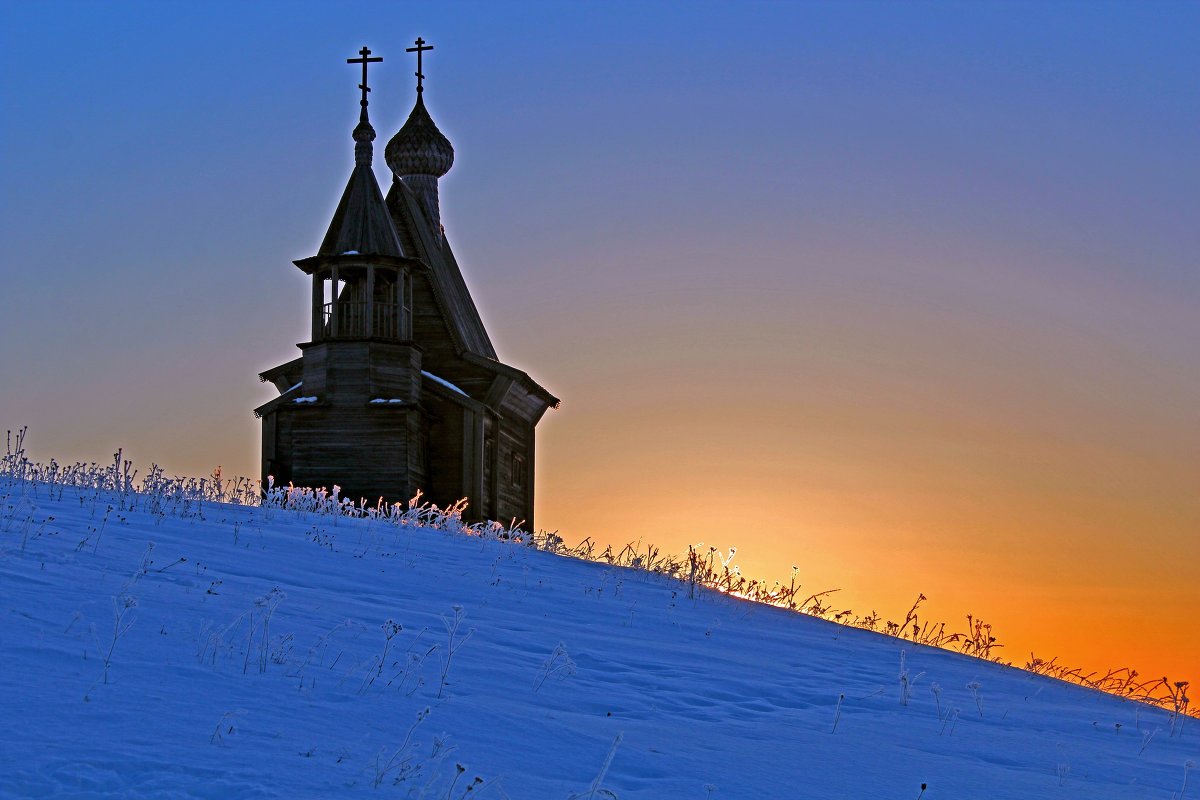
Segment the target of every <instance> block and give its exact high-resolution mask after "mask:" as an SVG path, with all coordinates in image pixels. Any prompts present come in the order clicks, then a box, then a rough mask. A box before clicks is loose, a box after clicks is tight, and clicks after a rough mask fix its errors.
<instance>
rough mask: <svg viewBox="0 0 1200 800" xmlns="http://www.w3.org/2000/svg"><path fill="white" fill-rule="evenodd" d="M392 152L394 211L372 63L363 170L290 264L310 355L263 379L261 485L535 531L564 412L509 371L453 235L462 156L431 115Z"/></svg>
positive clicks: (408, 129) (360, 156)
mask: <svg viewBox="0 0 1200 800" xmlns="http://www.w3.org/2000/svg"><path fill="white" fill-rule="evenodd" d="M431 49H432V47H430V46H428V45H426V44H425V42H424V41H423V40H422V39H417V41H416V47H413V48H409V52H415V53H416V54H417V73H416V75H417V99H416V104H415V105H414V106H413V109H412V112H411V113H410V114H409V116H408V120H407V121H406V122H405V123H404V125H403V126H402V127H401V128H400V131H399V132H398V133H397V134H396V135H395V136H393V137H392V139H391V141H389V142H388V144H387V147H386V148H385V151H384V157H385V160H386V162H387V165H388V167H389V169H390V170H391V172H392V183H391V188H390V189H389V191H388V193H387V197H386V198H385V197H384V196H383V194H382V192H381V191H380V188H379V184H378V183H377V182H376V180H375V174H374V172H373V171H372V169H371V161H372V142H373V141H374V139H375V130H374V129H373V128H372V127H371V123H370V121H369V120H368V118H367V92H369V91H370V89H369V88H368V87H367V65H368V64H369V63H373V62H377V61H381V60H382V59H381V58H378V57H374V58H372V57H370V52H371V51H370V50H368V49H367V48H366V47H364V48H363V49H362V50H361V51H360V57H359V58H356V59H347V61H348V63H354V64H361V65H362V78H363V80H362V83H361V84H360V85H359V88H360V89H361V92H362V99H361V101H360V106H361V112H360V115H359V122H358V126H357V127H356V128H355V129H354V133H353V138H354V142H355V144H354V169H353V171H352V172H351V173H350V180H349V182H348V183H347V184H346V189H345V191H344V192H343V193H342V197H341V201H340V202H339V203H338V205H337V210H336V211H335V212H334V215H333V220H332V221H331V222H330V224H329V229H328V231H327V232H326V234H325V238H324V240H323V241H322V242H321V246H320V248H319V249H318V251H317V254H316V255H314V256H311V257H309V258H304V259H301V260H299V261H296V262H294V263H295V264H296V266H297V267H299V268H300V270H301V271H302V272H303V273H304V274H305V275H307V276H309V278H310V279H311V281H312V303H311V308H310V314H311V319H312V333H311V341H309V342H305V343H303V344H300V345H297V346H298V347H299V348H300V352H301V356H300V357H299V358H296V359H294V360H292V361H288V362H287V363H285V364H280V365H279V366H277V367H274V368H272V369H269V370H266V371H265V372H263V373H261V374H260V375H259V378H260V379H261V380H263V381H270V382H271V383H273V384H274V385H275V386H276V388H278V390H279V393H280V394H279V397H277V398H275V399H273V400H271V401H270V402H268V403H266V404H264V405H262V406H260V407H259V408H257V409H255V412H254V413H255V416H258V417H261V418H262V480H263V485H264V487H265V486H266V485H267V483H268V480H269V479H270V478H273V479H274V482H275V485H276V486H279V485H287V484H288V483H289V482H291V483H293V484H295V485H296V486H307V487H313V488H319V487H325V488H327V489H329V490H331V491H332V489H333V487H334V486H335V485H336V486H340V487H341V494H342V496H343V497H348V498H350V499H352V500H355V501H358V500H360V499H365V500H366V501H367V502H368V504H371V505H374V504H375V503H376V502H378V501H379V500H380V499H382V500H383V501H384V502H386V503H394V502H403V501H405V500H407V499H408V498H410V497H412V496H413V495H415V494H416V493H417V491H418V490H420V491H421V492H423V493H424V495H425V498H426V499H428V500H430V501H431V502H434V503H437V504H438V505H440V506H443V507H444V506H446V505H448V504H450V503H453V502H455V501H457V500H459V499H460V498H467V500H468V506H467V511H466V514H465V516H466V518H467V519H468V520H469V521H479V520H485V519H494V520H499V521H503V522H506V523H507V522H509V521H510V520H516V521H517V522H518V523H523V526H524V527H525V528H526V529H528V530H533V529H534V528H533V526H534V517H533V499H534V498H533V478H534V429H535V427H536V426H537V423H538V421H539V420H540V419H541V418H542V415H543V414H545V412H546V409H548V408H551V407H557V406H558V402H559V401H558V399H557V398H555V397H554V396H553V395H552V394H550V393H549V392H548V391H546V390H545V389H544V388H542V387H541V386H540V385H538V383H537V382H535V381H534V380H533V379H532V378H530V377H529V376H528V375H527V374H526V373H524V372H522V371H521V370H519V369H516V368H515V367H511V366H509V365H507V364H504V363H503V362H501V361H500V360H499V359H498V358H497V356H496V350H495V348H494V347H493V346H492V342H491V340H490V339H489V338H488V334H487V331H486V330H484V326H483V321H482V319H481V318H480V316H479V312H478V310H477V309H476V307H475V303H474V301H472V299H471V294H470V292H469V291H468V290H467V285H466V282H465V281H464V280H463V276H462V272H461V271H460V270H459V267H458V263H457V262H456V261H455V259H454V254H453V252H452V251H451V249H450V244H449V242H448V241H447V240H446V237H445V233H444V231H443V228H442V225H441V215H440V212H439V207H438V179H439V178H440V177H442V176H443V175H445V174H446V173H447V172H448V171H449V170H450V167H451V165H452V164H453V162H454V148H453V147H451V145H450V142H449V140H448V139H447V138H446V137H445V136H444V135H443V134H442V132H441V131H439V130H438V128H437V126H436V125H435V124H434V122H433V119H432V118H431V117H430V116H429V112H428V111H427V110H426V108H425V102H424V99H423V93H424V85H423V82H424V75H422V73H421V56H422V54H423V53H424V52H425V51H428V50H431Z"/></svg>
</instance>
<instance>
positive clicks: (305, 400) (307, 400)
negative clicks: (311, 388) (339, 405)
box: [292, 395, 317, 403]
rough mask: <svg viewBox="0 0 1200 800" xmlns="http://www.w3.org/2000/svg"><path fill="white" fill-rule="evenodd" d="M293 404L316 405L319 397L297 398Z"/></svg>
mask: <svg viewBox="0 0 1200 800" xmlns="http://www.w3.org/2000/svg"><path fill="white" fill-rule="evenodd" d="M292 402H293V403H315V402H317V397H316V395H313V396H312V397H297V398H296V399H295V400H293V401H292Z"/></svg>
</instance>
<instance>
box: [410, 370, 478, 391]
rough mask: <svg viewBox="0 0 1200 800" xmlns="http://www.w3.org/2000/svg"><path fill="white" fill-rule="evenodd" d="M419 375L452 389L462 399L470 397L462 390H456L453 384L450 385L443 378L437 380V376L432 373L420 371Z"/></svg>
mask: <svg viewBox="0 0 1200 800" xmlns="http://www.w3.org/2000/svg"><path fill="white" fill-rule="evenodd" d="M421 374H422V375H424V376H425V377H426V378H429V379H430V380H431V381H437V382H438V383H440V384H441V385H442V386H445V387H446V388H447V389H452V390H453V391H456V392H458V393H459V394H461V395H462V396H463V397H469V396H470V395H468V394H467V393H466V392H464V391H463V390H462V389H460V388H458V387H457V386H455V385H454V384H453V383H451V382H450V381H448V380H446V379H445V378H439V377H438V376H437V375H434V374H433V373H432V372H426V371H425V370H421Z"/></svg>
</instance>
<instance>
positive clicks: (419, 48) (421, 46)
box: [404, 36, 433, 96]
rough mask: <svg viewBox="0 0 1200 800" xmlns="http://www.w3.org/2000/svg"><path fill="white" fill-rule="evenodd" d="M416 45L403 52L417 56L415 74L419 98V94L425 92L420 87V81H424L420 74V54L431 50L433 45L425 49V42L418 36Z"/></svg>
mask: <svg viewBox="0 0 1200 800" xmlns="http://www.w3.org/2000/svg"><path fill="white" fill-rule="evenodd" d="M416 45H417V46H416V47H410V48H408V49H407V50H405V51H404V52H406V53H416V54H417V72H416V75H417V95H418V96H420V94H421V92H423V91H425V89H424V87H423V86H421V81H423V80H425V76H424V75H423V74H422V73H421V54H422V53H424V52H425V51H426V50H432V49H433V45H429V46H428V47H426V46H425V40H424V39H422V38H421V37H420V36H418V37H417V41H416Z"/></svg>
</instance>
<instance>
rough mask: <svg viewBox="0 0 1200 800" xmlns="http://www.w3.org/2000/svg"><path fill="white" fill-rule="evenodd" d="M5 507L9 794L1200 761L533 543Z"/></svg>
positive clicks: (662, 785) (295, 523)
mask: <svg viewBox="0 0 1200 800" xmlns="http://www.w3.org/2000/svg"><path fill="white" fill-rule="evenodd" d="M0 499H5V498H3V497H2V496H0ZM5 502H6V503H8V505H7V507H6V508H4V509H0V510H2V511H3V512H4V515H3V516H0V613H2V614H3V624H2V625H0V652H2V653H3V654H4V667H5V668H4V669H3V670H0V711H2V712H3V720H4V725H3V727H2V728H0V795H2V796H5V797H51V796H53V797H89V798H106V797H148V796H155V797H162V796H170V797H212V798H256V797H288V798H293V797H322V798H325V797H339V796H351V795H355V796H357V795H370V796H374V795H373V794H371V793H372V792H375V791H377V792H378V793H379V796H397V797H428V798H444V797H449V798H452V799H453V798H460V797H463V796H465V797H468V798H473V797H495V798H505V797H509V798H514V799H515V798H556V799H557V800H566V798H568V797H570V796H572V795H577V796H579V797H586V796H589V795H588V790H589V788H590V787H592V785H593V781H594V780H595V779H596V777H597V775H598V774H599V773H600V772H601V769H602V765H603V764H604V762H605V760H606V759H607V758H608V757H609V755H610V754H611V755H612V761H611V765H610V767H609V769H608V770H607V773H606V774H605V775H604V777H603V780H602V781H600V782H599V783H598V784H597V785H596V788H597V789H604V790H607V791H608V792H610V793H611V794H605V793H604V792H601V791H597V792H595V793H594V797H595V798H611V797H613V796H616V797H619V798H621V800H630V799H631V798H660V799H663V798H665V799H672V798H697V799H700V798H715V799H717V800H720V798H768V797H769V798H777V797H799V798H822V800H827V799H830V798H833V799H836V798H901V800H912V799H913V798H917V797H918V795H919V794H920V792H921V788H920V787H921V784H922V783H926V784H928V788H927V790H926V791H925V793H924V796H923V800H937V799H938V798H996V799H998V800H1003V799H1004V798H1014V800H1016V799H1019V800H1037V799H1039V798H1057V797H1065V798H1122V800H1125V799H1127V798H1161V800H1170V798H1172V795H1173V793H1177V792H1178V791H1179V790H1180V789H1181V788H1182V784H1183V781H1184V774H1185V773H1184V770H1185V767H1184V765H1185V762H1187V761H1188V760H1189V759H1192V760H1196V759H1197V758H1198V757H1200V745H1198V743H1200V739H1198V738H1197V733H1198V732H1200V728H1196V727H1187V726H1185V727H1184V728H1183V730H1182V733H1180V734H1179V735H1176V736H1174V737H1172V736H1170V735H1169V722H1168V714H1167V713H1166V712H1165V711H1162V710H1159V709H1154V708H1150V707H1147V706H1142V705H1139V704H1135V703H1132V702H1128V701H1122V700H1119V699H1117V698H1114V697H1111V696H1108V695H1103V694H1100V693H1098V692H1094V691H1091V690H1087V689H1083V688H1080V687H1076V686H1071V685H1067V684H1065V683H1060V682H1057V681H1053V680H1050V679H1046V678H1040V677H1037V676H1033V675H1030V674H1028V673H1025V672H1022V671H1019V670H1016V669H1012V668H1006V667H1001V666H999V665H996V664H992V663H988V662H983V661H979V660H976V659H971V658H968V657H965V656H960V655H957V654H954V653H950V652H946V651H943V650H937V649H933V648H927V647H922V646H915V645H913V644H910V643H905V642H901V641H899V640H896V639H891V638H887V637H884V636H882V635H878V634H874V633H870V632H867V631H862V630H856V629H850V628H846V627H841V626H838V625H835V624H833V623H829V622H825V621H822V620H818V619H813V618H810V617H805V616H802V615H798V614H794V613H789V612H787V611H784V610H781V609H776V608H770V607H765V606H757V605H753V604H750V603H747V602H744V601H740V600H737V599H734V598H730V597H726V596H723V595H719V594H715V593H711V592H703V593H701V594H700V595H699V596H698V597H697V598H695V599H689V598H688V592H687V589H686V587H682V586H680V585H679V584H677V583H673V582H670V581H667V580H665V579H662V578H659V577H657V576H653V575H648V574H646V573H640V572H635V571H631V570H628V569H623V568H612V567H606V566H605V565H603V564H595V563H588V562H582V561H576V560H571V559H567V558H562V557H558V556H554V555H550V554H548V553H543V552H539V551H536V550H534V549H532V548H530V547H527V546H525V545H521V544H515V543H511V542H506V541H500V540H496V539H485V538H470V537H466V536H462V535H459V534H449V533H444V532H440V531H435V530H431V529H401V528H396V527H394V526H392V525H390V524H388V523H386V522H381V521H378V520H375V521H371V520H349V519H345V518H337V517H329V516H312V515H309V516H305V515H302V514H298V513H295V512H284V511H280V510H277V509H276V510H271V509H260V508H252V507H245V506H226V505H208V506H206V507H205V509H204V513H203V519H199V518H194V517H193V518H176V517H170V516H167V517H163V518H156V517H155V516H153V515H151V514H149V513H145V512H123V511H119V510H113V511H106V509H107V508H108V504H107V501H106V500H105V499H100V500H98V501H97V500H95V499H94V496H92V495H88V494H87V493H84V494H83V495H76V494H75V493H74V491H73V490H70V489H68V490H67V491H66V493H65V496H64V499H63V500H61V501H50V500H47V498H46V497H45V490H44V488H43V490H42V492H41V496H40V497H30V498H27V499H19V500H14V499H11V498H9V499H5ZM49 517H52V518H53V519H48V518H49ZM47 519H48V521H45V520H47ZM43 521H45V522H43ZM456 606H458V607H460V608H461V613H462V615H463V618H462V622H461V626H460V628H459V630H458V633H457V642H456V643H455V646H454V648H453V655H452V657H451V659H450V661H449V663H448V664H447V662H446V660H445V659H446V656H447V654H448V653H449V652H451V650H452V647H451V645H450V642H449V641H448V636H447V631H446V627H445V625H444V621H446V620H452V619H453V617H454V615H455V613H456V612H455V611H454V608H455V607H456ZM272 609H273V613H272V614H271V616H270V621H269V625H267V626H264V622H263V620H264V617H265V616H266V615H267V613H268V612H269V611H272ZM118 614H120V615H121V616H120V622H119V625H120V627H119V628H116V630H120V631H123V632H121V633H120V634H119V635H118V636H116V638H115V643H114V635H113V634H114V626H116V625H117V624H118V622H117V615H118ZM389 620H390V621H394V622H395V623H399V624H401V625H402V626H403V628H402V630H398V631H397V630H396V629H395V628H394V627H391V628H389V627H388V624H389ZM469 631H470V632H471V633H470V635H469V638H468V632H469ZM389 632H391V633H394V635H393V638H392V639H391V640H390V642H387V639H386V635H387V633H389ZM264 640H265V641H266V644H267V646H266V648H265V650H264V649H263V648H262V642H263V641H264ZM385 642H387V644H388V647H387V652H386V656H385V655H384V646H385ZM560 645H561V647H560ZM110 650H111V658H110V660H109V668H108V670H107V675H108V681H107V682H105V672H106V670H105V663H104V662H105V656H106V654H109V652H110ZM902 654H903V658H904V665H905V667H906V668H907V670H908V678H909V681H910V685H911V686H912V692H911V698H910V699H909V701H908V704H907V705H902V704H901V682H900V675H901V658H902ZM443 669H445V670H446V681H445V684H444V686H443V685H442V681H441V674H442V672H443ZM934 684H937V685H938V686H939V687H940V694H939V695H937V696H935V694H934V693H933V691H931V689H932V687H933V686H934ZM969 684H977V687H976V688H975V691H974V692H972V690H971V689H969V688H968V685H969ZM439 691H440V694H441V696H440V697H439ZM975 694H977V695H978V698H979V703H978V704H977V703H976V700H975ZM839 698H842V699H841V704H840V709H839ZM939 699H940V705H941V709H942V712H941V714H940V715H939V711H938V702H939ZM424 709H429V711H428V714H427V716H424V718H423V720H422V721H421V722H420V723H419V724H417V725H416V727H415V728H413V725H414V722H415V721H416V720H417V719H418V717H419V716H421V715H422V713H423V710H424ZM835 721H836V722H835ZM1195 724H1196V722H1195V720H1189V721H1188V725H1195ZM835 725H836V731H835V730H834V728H835ZM410 729H411V733H410ZM618 736H620V737H621V740H620V743H619V745H618V746H617V747H616V750H615V752H613V744H614V742H615V741H616V740H617V738H618ZM460 763H461V764H462V765H464V768H465V770H464V772H463V773H462V775H461V776H458V777H457V782H454V781H455V778H456V771H457V770H456V766H455V765H456V764H460ZM389 765H390V768H389ZM476 776H478V777H479V778H480V780H481V782H479V783H475V784H474V788H473V789H472V791H471V792H470V793H466V788H467V787H468V786H471V785H472V781H474V779H475V778H476ZM1198 777H1200V775H1197V774H1192V776H1191V778H1192V780H1191V785H1190V786H1188V788H1187V791H1186V793H1185V795H1184V797H1186V798H1193V797H1200V781H1198V780H1196V779H1197V778H1198ZM377 779H378V780H377ZM397 779H402V780H400V782H399V783H396V781H397ZM376 783H378V786H376V785H375V784H376Z"/></svg>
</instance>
